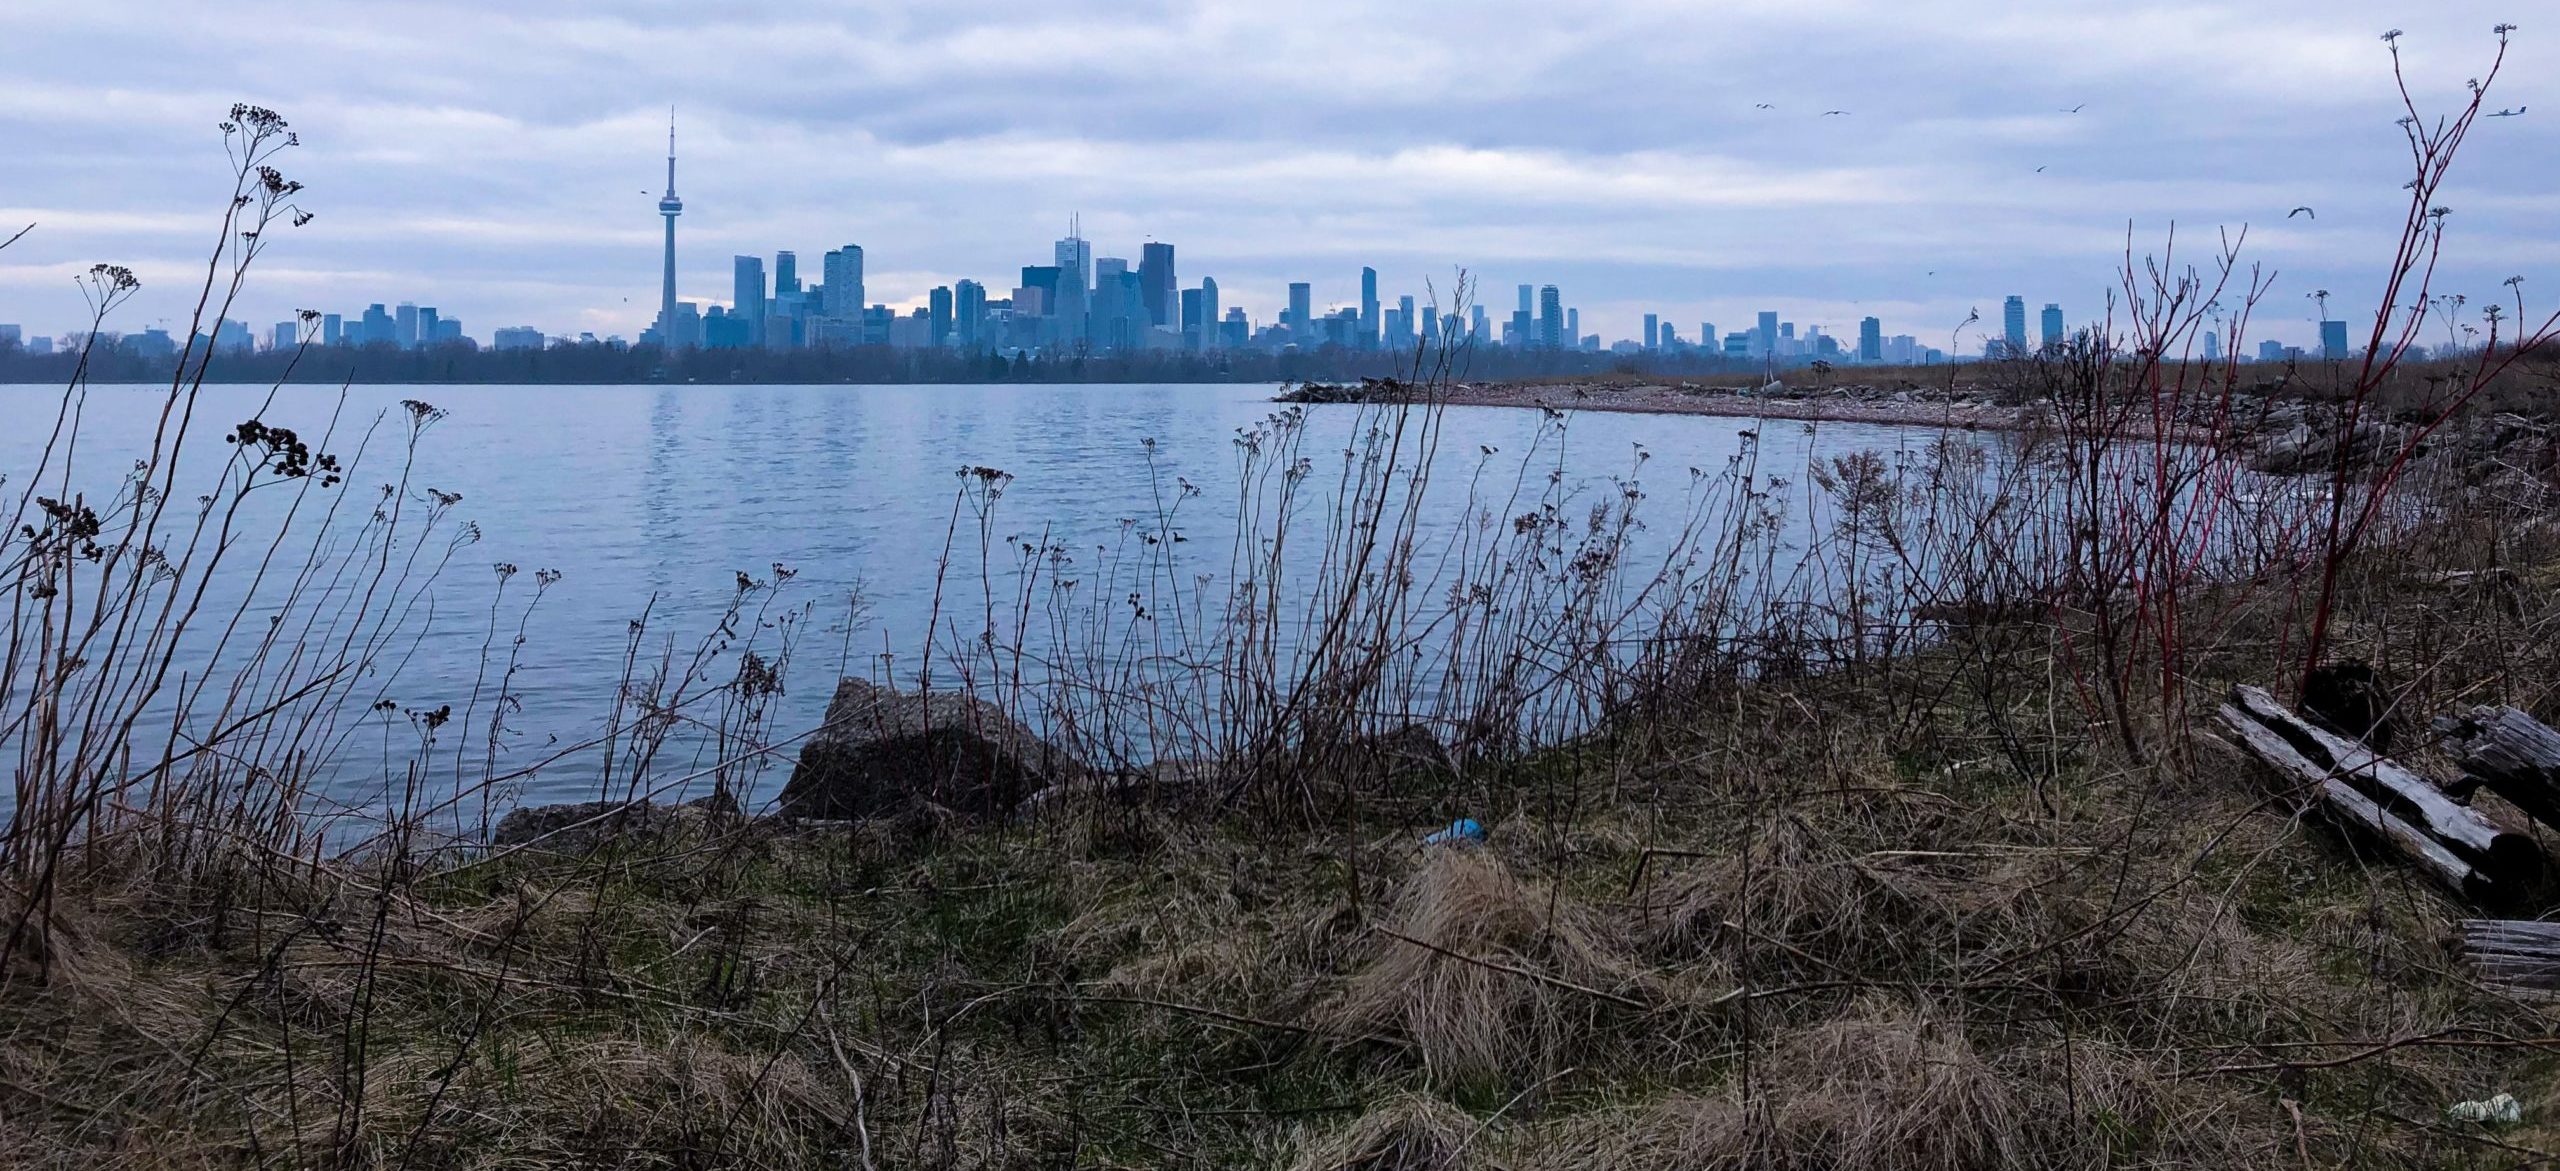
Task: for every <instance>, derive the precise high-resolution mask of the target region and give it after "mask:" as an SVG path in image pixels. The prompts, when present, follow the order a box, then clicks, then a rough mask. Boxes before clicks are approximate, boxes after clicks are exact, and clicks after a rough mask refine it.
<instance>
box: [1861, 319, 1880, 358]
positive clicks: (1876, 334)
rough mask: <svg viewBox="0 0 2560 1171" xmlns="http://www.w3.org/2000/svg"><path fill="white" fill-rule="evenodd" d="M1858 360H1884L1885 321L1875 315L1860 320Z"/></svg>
mask: <svg viewBox="0 0 2560 1171" xmlns="http://www.w3.org/2000/svg"><path fill="white" fill-rule="evenodd" d="M1858 360H1859V361H1861V362H1881V361H1884V322H1883V321H1881V320H1879V319H1877V318H1873V317H1869V318H1866V319H1864V320H1861V321H1859V322H1858Z"/></svg>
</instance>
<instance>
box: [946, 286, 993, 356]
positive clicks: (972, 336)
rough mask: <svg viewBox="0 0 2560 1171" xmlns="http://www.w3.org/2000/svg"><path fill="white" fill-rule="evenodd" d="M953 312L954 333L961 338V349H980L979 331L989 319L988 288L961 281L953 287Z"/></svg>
mask: <svg viewBox="0 0 2560 1171" xmlns="http://www.w3.org/2000/svg"><path fill="white" fill-rule="evenodd" d="M951 311H952V313H953V314H954V316H955V320H954V321H953V322H952V326H951V329H952V332H953V333H956V334H958V335H959V337H960V348H961V349H964V350H975V349H977V348H978V331H979V330H980V329H981V328H983V327H984V324H985V322H986V319H987V287H986V286H985V285H982V284H979V283H978V282H976V281H961V282H960V283H958V284H955V285H953V286H951Z"/></svg>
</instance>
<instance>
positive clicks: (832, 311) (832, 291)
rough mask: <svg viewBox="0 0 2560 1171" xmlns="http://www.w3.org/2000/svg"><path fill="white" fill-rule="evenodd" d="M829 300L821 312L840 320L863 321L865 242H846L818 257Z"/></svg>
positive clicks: (820, 309)
mask: <svg viewBox="0 0 2560 1171" xmlns="http://www.w3.org/2000/svg"><path fill="white" fill-rule="evenodd" d="M818 263H819V266H820V267H819V274H820V276H821V277H823V278H824V279H825V281H826V303H825V304H824V305H822V306H820V307H819V310H818V311H819V312H820V313H821V314H823V315H825V316H828V317H832V318H835V319H836V320H838V321H852V322H859V321H861V320H862V245H860V244H847V245H845V246H844V247H842V248H838V249H836V250H835V251H833V252H830V253H827V254H826V255H825V256H824V257H822V258H820V260H819V262H818Z"/></svg>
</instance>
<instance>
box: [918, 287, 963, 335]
mask: <svg viewBox="0 0 2560 1171" xmlns="http://www.w3.org/2000/svg"><path fill="white" fill-rule="evenodd" d="M925 306H926V308H925V315H924V320H925V327H924V328H925V339H924V344H925V345H927V346H930V347H936V348H939V347H942V346H947V345H950V344H951V343H952V342H953V341H955V340H957V339H955V338H953V337H952V336H951V311H952V297H951V286H949V285H935V286H934V287H933V292H931V293H929V294H926V299H925Z"/></svg>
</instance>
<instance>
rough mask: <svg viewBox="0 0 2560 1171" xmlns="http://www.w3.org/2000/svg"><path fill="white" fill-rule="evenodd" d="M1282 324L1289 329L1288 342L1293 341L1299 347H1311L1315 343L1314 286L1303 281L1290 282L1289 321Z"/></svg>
mask: <svg viewBox="0 0 2560 1171" xmlns="http://www.w3.org/2000/svg"><path fill="white" fill-rule="evenodd" d="M1283 324H1286V325H1287V326H1288V327H1289V334H1290V340H1292V341H1295V342H1297V343H1298V344H1300V345H1313V344H1314V343H1315V340H1316V296H1315V286H1313V285H1310V284H1308V283H1307V282H1305V281H1292V282H1290V283H1289V320H1288V321H1287V322H1285V323H1283Z"/></svg>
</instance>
